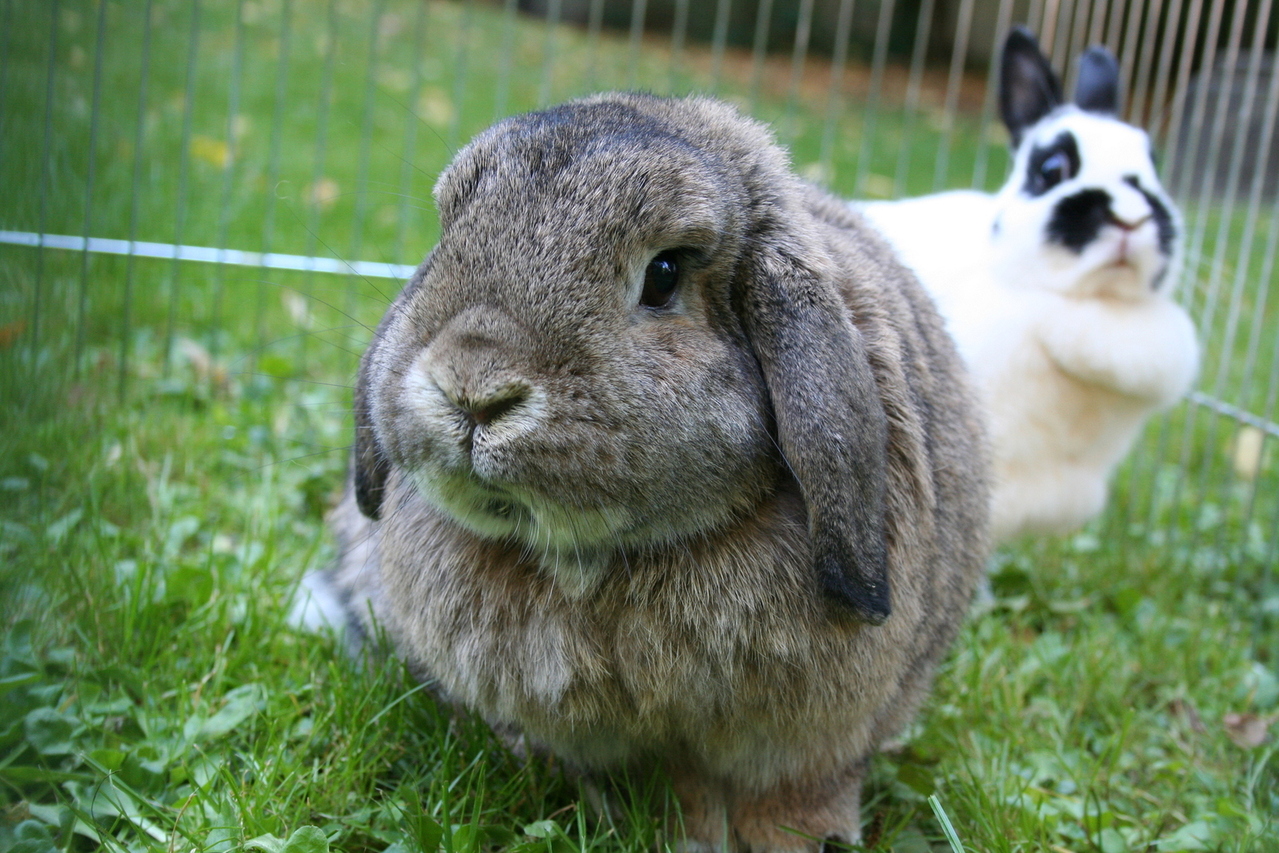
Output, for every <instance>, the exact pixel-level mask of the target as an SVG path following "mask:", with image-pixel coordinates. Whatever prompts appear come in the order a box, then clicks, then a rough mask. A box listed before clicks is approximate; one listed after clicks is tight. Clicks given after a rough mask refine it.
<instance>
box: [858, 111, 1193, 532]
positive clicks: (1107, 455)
mask: <svg viewBox="0 0 1279 853" xmlns="http://www.w3.org/2000/svg"><path fill="white" fill-rule="evenodd" d="M1064 129H1069V130H1070V132H1072V133H1073V134H1074V135H1075V137H1076V139H1077V141H1078V145H1079V150H1080V155H1081V157H1080V159H1081V167H1080V172H1079V174H1078V175H1076V176H1074V177H1073V178H1072V179H1070V180H1067V181H1064V182H1063V183H1061V184H1060V185H1058V186H1056V187H1054V188H1053V189H1051V190H1049V191H1048V192H1047V193H1045V194H1044V195H1042V196H1040V197H1038V198H1032V197H1030V196H1029V194H1027V193H1025V192H1024V191H1023V183H1024V175H1025V171H1026V166H1027V161H1028V158H1029V156H1030V151H1031V149H1032V147H1033V146H1034V144H1035V143H1036V142H1038V143H1039V144H1041V145H1042V144H1045V143H1046V142H1048V141H1050V140H1052V139H1055V138H1056V137H1057V135H1058V134H1059V133H1061V132H1062V130H1064ZM1148 151H1149V147H1148V141H1147V139H1146V135H1145V133H1143V132H1142V131H1140V130H1138V129H1137V128H1134V127H1131V126H1129V125H1125V124H1122V123H1120V122H1118V121H1116V120H1114V119H1111V118H1105V117H1102V116H1098V115H1093V114H1090V113H1085V112H1082V111H1080V110H1078V109H1077V108H1075V107H1073V106H1066V107H1061V108H1059V109H1058V110H1056V111H1054V112H1053V113H1052V114H1051V115H1049V116H1048V117H1046V118H1045V119H1043V120H1042V121H1040V122H1039V123H1038V124H1037V125H1036V126H1035V127H1034V128H1032V130H1031V132H1030V133H1028V134H1027V138H1026V139H1025V140H1024V141H1023V143H1022V145H1021V147H1020V149H1019V151H1018V152H1017V155H1016V157H1015V161H1014V165H1013V172H1012V177H1011V178H1010V180H1009V181H1008V183H1007V184H1005V186H1004V187H1003V188H1002V189H1001V190H1000V191H999V193H997V194H995V195H988V194H986V193H979V192H971V191H962V192H949V193H941V194H938V195H931V196H924V197H920V198H914V199H907V200H904V201H896V202H877V203H869V204H863V205H856V207H857V209H859V210H860V211H861V212H862V213H863V214H864V215H866V216H867V217H868V218H869V219H870V220H871V222H872V223H874V224H875V225H876V226H878V227H879V229H880V230H881V231H882V232H883V233H884V234H885V236H887V237H888V239H889V242H890V243H892V244H893V246H894V247H895V248H896V249H897V251H898V252H899V253H900V255H901V256H902V258H903V260H905V261H906V263H907V264H908V265H909V266H911V267H913V268H914V270H915V272H916V273H917V274H918V275H919V277H920V279H921V280H922V281H923V283H924V285H925V287H926V288H927V289H928V290H929V291H930V293H931V294H932V295H933V297H934V299H935V300H936V301H937V304H938V307H939V308H940V309H941V313H942V315H943V317H945V318H946V322H947V326H948V328H949V330H950V332H951V334H952V335H953V336H954V338H955V341H956V343H957V344H958V346H959V351H960V353H961V355H962V356H963V357H964V360H965V361H966V362H967V364H968V367H969V370H970V371H971V373H972V375H973V378H974V380H975V384H976V385H977V387H978V389H979V391H980V394H981V397H982V401H983V403H984V406H985V409H986V414H987V416H988V419H989V427H990V437H991V442H992V444H993V446H994V453H995V490H994V496H993V527H992V530H993V533H994V537H995V540H996V541H1007V540H1009V539H1012V538H1014V537H1016V536H1018V535H1021V534H1024V533H1031V532H1064V531H1068V530H1071V529H1073V528H1075V527H1078V526H1079V525H1081V524H1083V523H1084V522H1085V521H1087V520H1088V519H1089V518H1091V517H1093V516H1094V515H1096V514H1097V513H1099V512H1100V511H1101V510H1102V508H1103V506H1104V504H1105V496H1106V483H1107V480H1108V479H1109V477H1110V474H1111V472H1112V471H1113V469H1114V468H1115V466H1116V465H1117V464H1118V463H1119V462H1120V461H1121V460H1122V459H1123V457H1124V455H1125V454H1126V453H1127V452H1128V450H1129V448H1130V447H1131V446H1132V443H1133V442H1134V440H1135V439H1136V436H1137V434H1138V432H1139V431H1140V428H1141V426H1142V424H1143V423H1144V421H1145V420H1146V419H1147V418H1148V417H1149V416H1150V415H1151V414H1152V413H1154V412H1156V411H1158V410H1160V409H1163V408H1166V407H1167V406H1169V405H1171V404H1172V403H1173V402H1175V401H1176V400H1177V399H1179V398H1180V397H1181V396H1182V395H1184V394H1185V393H1186V391H1187V390H1189V388H1190V385H1191V383H1192V382H1193V381H1194V378H1195V375H1196V372H1197V369H1198V362H1199V348H1198V344H1197V341H1196V336H1195V329H1194V325H1193V324H1192V323H1191V321H1190V318H1189V316H1187V314H1186V312H1185V311H1184V310H1183V309H1182V308H1181V307H1180V306H1179V305H1177V304H1176V303H1175V302H1174V301H1172V298H1171V296H1170V292H1171V290H1172V289H1173V279H1174V276H1175V273H1176V269H1177V254H1176V252H1175V251H1174V253H1173V255H1172V257H1166V256H1164V255H1163V254H1162V253H1161V252H1160V251H1159V247H1158V233H1157V229H1156V226H1155V223H1154V222H1153V221H1152V220H1151V219H1150V218H1149V217H1150V212H1151V207H1150V205H1149V204H1148V202H1147V201H1146V199H1145V198H1144V197H1143V195H1142V194H1141V193H1140V192H1138V191H1137V190H1136V189H1134V188H1133V187H1132V186H1131V185H1130V184H1129V183H1128V182H1127V181H1126V180H1125V179H1126V178H1129V177H1130V176H1136V177H1137V179H1138V180H1139V182H1140V184H1141V186H1142V187H1143V188H1145V189H1147V190H1148V191H1151V192H1153V193H1154V194H1155V195H1157V196H1158V197H1160V198H1161V199H1162V200H1163V202H1164V204H1165V205H1166V206H1167V207H1168V208H1169V210H1170V211H1173V214H1174V222H1176V219H1175V210H1174V209H1173V207H1172V203H1171V202H1170V201H1168V200H1167V198H1166V196H1165V195H1164V193H1163V190H1162V188H1161V187H1160V185H1159V180H1158V177H1157V176H1156V175H1155V170H1154V166H1153V164H1152V163H1151V161H1150V157H1149V153H1148ZM1092 187H1096V188H1100V189H1104V190H1105V191H1106V192H1107V193H1109V194H1110V195H1111V198H1112V199H1113V202H1112V211H1113V213H1114V215H1115V216H1116V217H1117V218H1119V219H1121V220H1123V221H1125V222H1127V223H1128V224H1129V225H1136V226H1137V227H1135V228H1134V229H1132V230H1126V229H1124V228H1120V227H1118V226H1117V225H1106V226H1103V228H1102V230H1101V231H1100V232H1099V234H1098V236H1097V239H1095V240H1093V241H1092V242H1091V243H1090V244H1088V245H1087V246H1085V247H1084V249H1083V251H1082V252H1081V253H1079V254H1076V253H1073V252H1071V251H1069V250H1067V249H1066V248H1064V247H1062V246H1059V245H1055V244H1051V243H1049V242H1047V241H1046V240H1045V236H1044V234H1045V231H1044V228H1045V225H1046V224H1047V222H1048V217H1049V215H1050V214H1051V211H1052V210H1053V207H1054V205H1055V204H1056V202H1057V201H1058V200H1059V199H1060V198H1062V197H1063V196H1067V195H1071V194H1074V193H1076V192H1079V191H1080V190H1081V189H1084V188H1092ZM1177 225H1178V226H1179V225H1180V223H1179V222H1177ZM1157 281H1158V282H1159V286H1158V287H1157V288H1156V287H1155V283H1156V282H1157Z"/></svg>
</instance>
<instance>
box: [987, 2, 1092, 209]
mask: <svg viewBox="0 0 1279 853" xmlns="http://www.w3.org/2000/svg"><path fill="white" fill-rule="evenodd" d="M1101 2H1103V3H1104V2H1105V0H1101ZM1012 16H1013V3H1012V0H999V11H998V12H997V13H996V17H995V41H994V44H995V55H994V56H993V57H992V58H991V62H990V70H989V71H987V72H986V96H985V98H984V100H983V101H982V106H981V124H980V125H979V129H980V134H981V135H980V136H979V137H978V138H977V159H976V161H975V162H974V163H973V189H977V190H984V189H986V171H987V170H988V169H989V168H990V165H989V164H990V133H989V129H990V127H992V126H993V125H994V123H995V104H996V102H997V101H998V96H999V57H1000V56H1001V55H1002V52H1003V44H1004V39H1005V38H1007V37H1008V31H1009V29H1011V28H1012Z"/></svg>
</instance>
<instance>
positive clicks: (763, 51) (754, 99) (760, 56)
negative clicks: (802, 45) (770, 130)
mask: <svg viewBox="0 0 1279 853" xmlns="http://www.w3.org/2000/svg"><path fill="white" fill-rule="evenodd" d="M772 23H773V0H759V6H758V7H757V8H756V9H755V44H754V45H753V46H752V48H751V89H750V109H751V111H752V112H753V111H754V110H755V107H756V106H757V105H758V104H759V89H760V85H761V84H762V83H763V80H764V57H765V56H766V55H767V53H768V31H769V27H770V26H771V25H772Z"/></svg>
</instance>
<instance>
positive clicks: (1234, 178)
mask: <svg viewBox="0 0 1279 853" xmlns="http://www.w3.org/2000/svg"><path fill="white" fill-rule="evenodd" d="M1261 2H1262V6H1263V8H1265V10H1266V12H1267V13H1268V12H1269V6H1270V0H1261ZM1248 6H1249V4H1248V3H1247V2H1246V0H1245V2H1243V3H1240V4H1239V5H1237V6H1236V7H1235V10H1234V11H1235V14H1234V19H1233V21H1232V23H1231V28H1230V36H1229V49H1228V51H1227V54H1226V70H1227V73H1228V74H1229V76H1230V79H1231V82H1232V84H1233V81H1234V78H1235V76H1236V70H1237V68H1238V63H1239V55H1238V47H1239V41H1240V40H1241V39H1242V36H1243V25H1244V20H1245V19H1246V18H1247V12H1248ZM1264 36H1265V32H1264V29H1263V28H1260V27H1259V28H1257V29H1256V31H1255V33H1254V37H1253V47H1254V52H1253V56H1252V62H1251V63H1249V70H1248V76H1247V79H1246V80H1245V82H1244V91H1243V103H1242V104H1241V108H1240V110H1239V113H1238V115H1237V116H1234V117H1233V118H1234V119H1235V120H1236V122H1237V124H1236V125H1235V126H1236V127H1237V128H1242V130H1240V132H1239V133H1237V134H1236V136H1235V139H1234V145H1233V146H1232V147H1233V150H1232V152H1231V156H1230V161H1229V163H1228V165H1227V178H1226V194H1225V198H1224V200H1223V202H1222V205H1221V211H1220V213H1219V217H1218V227H1217V235H1216V240H1215V242H1214V245H1213V264H1212V279H1211V283H1210V290H1211V291H1212V292H1213V293H1215V292H1216V291H1217V289H1218V287H1219V285H1220V282H1221V279H1222V278H1223V276H1224V271H1225V256H1226V254H1227V252H1228V251H1229V227H1230V223H1231V220H1232V219H1233V214H1234V209H1235V197H1236V188H1237V187H1238V185H1239V178H1240V175H1241V172H1242V169H1243V159H1244V156H1245V151H1244V148H1245V143H1246V142H1247V132H1246V129H1247V127H1248V125H1249V122H1250V120H1251V119H1252V115H1253V107H1254V100H1255V94H1256V81H1257V75H1258V74H1259V73H1260V63H1261V56H1260V48H1261V45H1262V44H1263V43H1264ZM1232 95H1233V92H1231V91H1228V92H1226V93H1225V94H1223V95H1222V96H1221V97H1220V99H1219V101H1218V104H1217V108H1218V109H1217V117H1216V118H1217V122H1219V123H1220V126H1218V127H1217V128H1215V129H1214V137H1220V136H1222V135H1223V132H1224V125H1225V120H1226V119H1225V114H1226V112H1227V108H1228V107H1229V105H1230V102H1231V101H1232V100H1233V97H1232ZM1221 141H1222V140H1220V139H1217V140H1216V145H1215V146H1214V147H1215V148H1219V147H1220V145H1221ZM1267 153H1268V152H1267ZM1213 154H1214V156H1213V157H1211V158H1210V161H1211V162H1210V164H1209V168H1208V170H1207V171H1205V173H1204V181H1203V184H1204V195H1205V196H1208V197H1210V195H1211V193H1212V192H1213V185H1214V184H1215V181H1216V177H1215V173H1216V172H1217V163H1216V159H1217V152H1216V151H1214V152H1213ZM1261 156H1262V163H1261V164H1260V166H1261V169H1260V171H1259V173H1260V174H1264V167H1265V160H1266V159H1268V158H1267V157H1266V154H1264V153H1263V154H1262V155H1261ZM1259 183H1260V182H1259V181H1258V182H1254V184H1255V185H1256V184H1259ZM1259 204H1260V198H1259V197H1258V205H1259ZM1248 213H1249V216H1248V217H1246V218H1245V220H1244V234H1243V242H1242V243H1241V246H1240V249H1239V259H1238V262H1237V264H1238V267H1237V274H1236V276H1235V281H1234V285H1233V287H1232V288H1231V293H1230V295H1229V305H1228V307H1227V310H1226V320H1225V329H1224V331H1223V333H1222V336H1221V341H1220V344H1219V346H1218V347H1216V349H1217V352H1218V361H1217V374H1216V377H1215V379H1214V381H1213V385H1212V390H1211V391H1210V392H1209V393H1211V394H1212V396H1213V397H1216V398H1218V399H1221V398H1223V397H1224V396H1225V394H1226V393H1227V387H1226V386H1227V381H1228V378H1229V372H1230V366H1231V356H1232V354H1233V350H1234V345H1235V336H1236V334H1237V333H1238V325H1239V320H1240V314H1241V311H1242V307H1243V306H1242V302H1243V288H1244V284H1245V283H1246V281H1247V271H1248V268H1249V266H1250V265H1251V264H1250V261H1251V257H1250V252H1251V250H1252V240H1253V234H1254V231H1255V227H1256V217H1257V213H1258V209H1257V208H1252V207H1250V208H1249V210H1248ZM1204 218H1205V220H1206V217H1204ZM1263 286H1264V285H1263ZM1214 313H1215V312H1214ZM1207 327H1208V328H1211V326H1210V325H1207ZM1244 405H1245V406H1246V401H1244ZM1220 419H1221V415H1220V414H1219V413H1217V412H1215V411H1209V412H1208V428H1207V436H1208V437H1207V445H1208V446H1209V447H1212V446H1213V445H1214V444H1215V442H1216V436H1217V427H1218V425H1219V423H1220ZM1214 467H1215V466H1214V465H1213V464H1212V462H1211V461H1207V462H1205V463H1204V464H1203V466H1202V467H1201V468H1200V472H1199V485H1198V494H1199V495H1200V496H1201V497H1202V496H1205V495H1206V494H1207V493H1208V489H1209V483H1208V479H1209V474H1210V473H1211V471H1212V469H1213V468H1214ZM1198 530H1199V528H1198V526H1195V527H1194V528H1193V529H1192V534H1197V533H1198ZM1195 541H1196V537H1195V536H1193V535H1192V539H1191V543H1192V547H1193V545H1194V543H1195Z"/></svg>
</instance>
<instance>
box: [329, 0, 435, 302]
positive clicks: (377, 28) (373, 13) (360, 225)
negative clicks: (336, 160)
mask: <svg viewBox="0 0 1279 853" xmlns="http://www.w3.org/2000/svg"><path fill="white" fill-rule="evenodd" d="M385 9H386V0H375V2H374V3H373V5H372V7H371V9H370V14H369V33H368V65H367V66H366V67H365V73H364V104H363V106H364V111H363V115H362V116H361V117H360V153H359V155H358V157H359V160H358V166H357V173H356V178H355V210H354V212H353V214H352V218H351V249H350V257H351V259H352V260H359V259H360V258H361V256H362V255H363V251H364V220H365V218H366V217H367V215H368V209H369V160H370V158H371V157H372V148H373V105H374V102H375V99H376V95H377V68H378V54H379V48H380V42H381V30H382V27H381V23H382V12H383V11H384V10H385ZM458 111H460V110H459V105H456V104H455V105H454V112H458ZM394 262H395V263H399V259H398V258H396V259H394ZM357 287H358V282H357V280H356V278H355V277H354V276H352V277H350V278H348V279H347V287H346V294H345V295H344V296H343V299H342V302H343V313H345V314H346V316H348V317H351V316H354V312H355V295H356V288H357Z"/></svg>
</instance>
